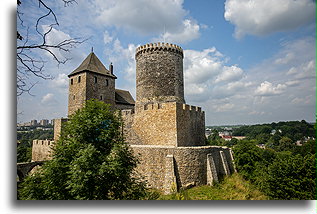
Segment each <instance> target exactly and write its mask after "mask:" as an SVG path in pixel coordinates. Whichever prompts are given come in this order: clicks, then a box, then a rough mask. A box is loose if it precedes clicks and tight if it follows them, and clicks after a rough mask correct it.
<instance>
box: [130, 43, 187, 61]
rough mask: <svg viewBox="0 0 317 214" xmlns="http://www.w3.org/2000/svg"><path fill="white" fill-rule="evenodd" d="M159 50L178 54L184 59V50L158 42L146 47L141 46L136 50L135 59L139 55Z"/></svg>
mask: <svg viewBox="0 0 317 214" xmlns="http://www.w3.org/2000/svg"><path fill="white" fill-rule="evenodd" d="M157 50H165V51H172V52H176V53H178V54H180V55H182V57H183V49H182V48H181V47H180V46H178V45H175V44H170V43H164V42H162V43H161V42H158V43H149V44H146V45H141V46H139V47H137V48H136V50H135V51H136V54H135V57H136V58H137V56H138V55H139V54H142V53H145V52H150V51H157Z"/></svg>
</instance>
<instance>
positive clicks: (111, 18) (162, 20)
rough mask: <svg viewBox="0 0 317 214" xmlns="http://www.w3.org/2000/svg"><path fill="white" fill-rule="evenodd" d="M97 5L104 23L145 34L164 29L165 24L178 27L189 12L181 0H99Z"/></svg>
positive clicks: (99, 15)
mask: <svg viewBox="0 0 317 214" xmlns="http://www.w3.org/2000/svg"><path fill="white" fill-rule="evenodd" d="M136 5H137V6H136ZM95 9H96V12H97V14H98V19H97V20H98V21H100V22H101V23H103V24H106V25H109V26H111V25H114V26H116V27H119V28H127V29H131V30H134V31H137V32H139V33H143V34H149V33H153V32H154V33H158V32H162V31H163V30H164V27H165V28H166V30H168V31H171V32H174V31H177V30H178V29H179V28H180V26H182V25H181V23H182V21H183V17H184V16H185V15H186V14H187V12H186V11H185V10H184V9H183V1H182V0H172V1H170V0H152V1H148V0H134V1H130V0H108V1H104V0H100V1H96V2H95Z"/></svg>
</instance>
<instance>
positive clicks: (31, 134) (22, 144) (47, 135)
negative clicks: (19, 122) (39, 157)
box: [17, 130, 54, 163]
mask: <svg viewBox="0 0 317 214" xmlns="http://www.w3.org/2000/svg"><path fill="white" fill-rule="evenodd" d="M53 135H54V131H53V130H33V131H23V132H17V141H18V143H17V162H18V163H20V162H29V161H31V158H32V142H33V140H35V139H39V140H46V139H53Z"/></svg>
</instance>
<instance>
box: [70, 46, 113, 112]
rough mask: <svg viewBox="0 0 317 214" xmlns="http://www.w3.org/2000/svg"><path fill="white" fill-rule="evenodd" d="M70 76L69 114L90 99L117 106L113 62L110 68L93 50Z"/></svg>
mask: <svg viewBox="0 0 317 214" xmlns="http://www.w3.org/2000/svg"><path fill="white" fill-rule="evenodd" d="M68 77H69V92H68V115H71V114H73V113H74V112H75V111H76V110H78V109H80V108H82V107H83V105H84V104H85V102H86V101H87V100H90V99H97V100H101V101H103V102H105V103H108V104H111V105H112V106H113V107H114V106H115V79H116V78H117V77H116V76H115V75H114V74H113V66H112V64H111V65H110V66H109V70H108V69H106V67H105V66H104V65H103V64H102V62H101V61H100V60H99V59H98V57H97V56H96V55H95V54H94V52H93V51H92V52H91V53H90V54H89V55H88V56H87V57H86V59H85V60H84V61H83V62H82V63H81V64H80V66H79V67H78V68H76V69H75V70H74V71H73V72H72V73H70V74H69V75H68Z"/></svg>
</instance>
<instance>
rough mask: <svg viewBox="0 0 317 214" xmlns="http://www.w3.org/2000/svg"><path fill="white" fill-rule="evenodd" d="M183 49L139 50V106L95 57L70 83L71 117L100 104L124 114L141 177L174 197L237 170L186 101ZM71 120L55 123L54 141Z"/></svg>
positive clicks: (45, 152) (39, 154) (42, 153)
mask: <svg viewBox="0 0 317 214" xmlns="http://www.w3.org/2000/svg"><path fill="white" fill-rule="evenodd" d="M183 57H184V53H183V50H182V48H181V47H179V46H177V45H174V44H169V43H154V44H152V43H151V44H146V45H143V46H140V47H138V48H137V49H136V53H135V60H136V101H134V99H133V97H132V96H131V94H130V93H129V92H128V91H125V90H119V89H116V88H115V80H116V78H117V77H116V76H115V75H114V72H113V65H112V64H110V66H109V69H106V67H105V66H104V65H103V64H102V62H101V61H100V60H99V59H98V58H97V56H96V55H95V54H94V53H93V52H91V53H90V54H89V55H88V56H87V58H86V59H85V60H84V61H83V62H82V63H81V65H80V66H79V67H78V68H76V69H75V70H74V71H73V72H72V73H70V74H69V75H68V77H69V94H68V115H71V114H73V113H74V112H75V111H76V110H78V109H80V108H82V107H83V105H84V103H85V101H86V100H89V99H98V100H101V101H103V102H105V103H109V104H111V106H112V108H113V109H117V110H120V111H121V115H122V119H123V123H124V125H123V134H124V137H125V140H126V141H127V142H128V143H129V145H130V146H131V148H132V149H133V151H134V153H135V155H136V156H138V158H139V160H140V164H139V165H138V167H137V169H136V170H137V171H138V172H139V173H140V174H141V175H142V176H144V178H145V179H146V180H147V183H148V185H149V186H150V187H154V188H157V189H159V190H161V191H163V192H165V193H169V192H170V191H171V189H172V186H173V185H174V186H176V187H177V189H179V188H186V187H189V186H196V185H205V184H209V185H212V184H213V183H214V182H217V181H218V179H219V177H221V176H223V175H229V174H230V173H232V172H233V171H234V170H235V168H234V165H233V156H232V151H231V150H230V149H229V148H227V147H219V146H206V141H205V134H204V132H205V113H204V111H202V110H201V108H200V107H196V106H190V105H187V104H186V103H185V99H184V81H183ZM65 121H67V119H66V118H61V119H55V122H54V141H56V140H57V139H58V137H59V134H60V131H61V128H62V124H63V123H64V122H65ZM52 144H53V142H52V141H48V140H46V141H41V140H34V141H33V148H32V161H38V160H46V159H49V158H50V157H49V151H50V147H51V145H52Z"/></svg>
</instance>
